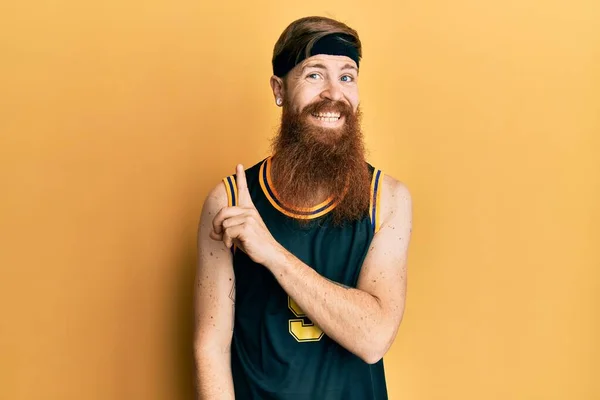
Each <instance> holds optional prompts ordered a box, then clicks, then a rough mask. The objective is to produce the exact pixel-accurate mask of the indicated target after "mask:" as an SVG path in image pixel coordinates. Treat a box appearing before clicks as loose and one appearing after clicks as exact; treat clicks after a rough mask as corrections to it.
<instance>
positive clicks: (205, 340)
mask: <svg viewBox="0 0 600 400" xmlns="http://www.w3.org/2000/svg"><path fill="white" fill-rule="evenodd" d="M226 206H227V194H226V192H225V187H224V186H223V184H222V183H220V184H219V185H218V186H217V187H216V188H214V189H213V190H212V192H211V193H210V194H209V195H208V197H207V198H206V200H205V202H204V206H203V208H202V216H201V218H200V224H199V227H198V266H197V271H196V282H195V288H194V289H195V290H194V292H195V316H196V323H195V329H194V353H195V354H194V356H195V361H196V377H197V392H198V399H200V400H203V399H211V400H212V399H234V392H233V380H232V376H231V338H232V334H233V317H234V301H235V277H234V273H233V258H232V254H231V251H230V250H229V249H228V248H227V247H225V245H224V243H223V242H219V241H214V240H212V239H210V237H209V234H210V231H211V230H212V221H213V218H214V217H215V215H216V214H217V213H218V212H219V210H220V209H221V208H223V207H226Z"/></svg>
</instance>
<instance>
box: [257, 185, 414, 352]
mask: <svg viewBox="0 0 600 400" xmlns="http://www.w3.org/2000/svg"><path fill="white" fill-rule="evenodd" d="M387 178H389V177H387ZM381 205H382V211H384V214H383V215H384V216H385V219H384V221H383V224H382V226H381V229H380V230H379V231H378V232H377V234H376V235H375V237H374V238H373V241H372V243H371V248H370V249H369V252H368V253H367V257H366V258H365V261H364V263H363V267H362V270H361V274H360V277H359V280H358V285H357V288H356V289H354V288H347V287H344V286H341V285H339V284H336V283H335V282H332V281H330V280H327V279H325V278H323V277H322V276H321V275H319V274H318V273H317V272H315V271H314V270H313V269H312V268H310V267H309V266H307V265H306V264H304V263H303V262H302V261H300V260H298V259H297V258H296V257H295V256H294V255H292V254H291V253H289V252H288V251H287V250H285V249H283V248H281V249H280V251H279V252H278V254H279V256H278V257H275V258H273V259H272V260H270V261H269V262H268V263H267V264H268V265H266V266H267V267H268V268H269V269H270V270H271V271H272V272H273V274H274V275H275V277H276V278H277V280H278V281H279V283H280V285H281V286H282V287H283V289H284V290H285V291H286V292H287V293H288V294H289V295H290V297H292V298H293V299H294V300H295V302H296V303H297V304H298V306H299V307H300V308H301V309H302V310H303V311H304V312H305V313H306V315H307V316H308V317H309V318H310V319H311V320H312V321H313V322H314V323H315V324H317V325H318V326H319V327H320V328H321V329H322V330H323V331H324V332H325V333H326V334H327V335H328V336H329V337H330V338H332V339H333V340H335V341H336V342H338V343H339V344H340V345H341V346H343V347H344V348H346V349H347V350H348V351H350V352H352V353H354V354H356V355H357V356H359V357H361V358H362V359H363V360H364V361H365V362H368V363H375V362H377V361H379V360H380V359H381V358H382V357H383V355H384V354H385V353H386V352H387V350H388V349H389V347H390V346H391V344H392V342H393V340H394V337H395V336H396V332H397V331H398V327H399V325H400V321H401V320H402V315H403V313H404V300H405V293H406V259H407V253H408V243H409V240H410V233H411V225H412V217H411V214H412V204H411V198H410V194H409V192H408V189H407V188H406V187H405V186H404V185H402V184H401V183H399V182H397V181H395V180H393V179H392V178H389V179H388V180H387V183H386V184H385V185H384V186H383V192H382V204H381Z"/></svg>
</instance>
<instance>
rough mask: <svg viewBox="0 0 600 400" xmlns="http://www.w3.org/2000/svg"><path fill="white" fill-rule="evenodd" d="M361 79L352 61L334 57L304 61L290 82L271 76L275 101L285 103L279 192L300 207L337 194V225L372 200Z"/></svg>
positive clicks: (276, 148)
mask: <svg viewBox="0 0 600 400" xmlns="http://www.w3.org/2000/svg"><path fill="white" fill-rule="evenodd" d="M357 78H358V71H357V69H356V63H355V62H354V61H353V60H352V59H351V58H349V57H346V56H330V55H316V56H313V57H310V58H308V59H306V60H304V62H302V63H301V64H299V65H297V66H296V67H294V69H292V70H291V71H290V72H289V73H288V75H287V76H286V77H285V81H283V80H282V79H281V78H278V77H272V78H271V85H272V87H273V94H274V95H275V99H276V100H277V99H284V102H283V112H282V114H281V127H280V130H279V135H277V137H276V138H275V140H274V142H273V152H274V153H275V164H274V165H275V168H274V169H273V172H274V176H273V179H274V184H275V187H276V188H277V192H278V193H279V195H280V196H281V200H283V202H285V203H286V204H288V205H293V206H295V207H299V208H306V207H312V206H314V205H315V204H318V203H319V202H321V201H322V200H323V199H322V198H315V195H316V194H318V193H326V194H327V195H329V196H333V197H334V198H335V200H336V202H337V201H340V203H339V205H338V206H337V207H335V209H334V210H333V217H334V219H333V220H334V221H345V220H353V219H356V218H358V217H360V216H361V215H363V214H364V213H365V212H368V206H369V200H370V198H369V196H370V194H369V193H370V192H369V188H370V184H371V177H370V175H369V171H368V169H367V164H366V162H365V154H364V143H363V135H362V132H361V130H360V109H359V106H358V103H359V99H358V82H357ZM284 82H285V84H284ZM342 200H343V201H342Z"/></svg>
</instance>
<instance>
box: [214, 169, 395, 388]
mask: <svg viewBox="0 0 600 400" xmlns="http://www.w3.org/2000/svg"><path fill="white" fill-rule="evenodd" d="M367 167H368V169H369V172H370V174H371V176H372V178H371V202H370V208H369V215H368V216H365V217H364V218H363V219H361V220H359V221H354V222H351V223H348V222H346V223H345V224H344V225H343V226H338V227H334V226H333V225H331V224H330V223H329V222H330V218H329V217H330V214H329V212H330V211H331V210H333V208H335V205H336V204H335V203H334V202H333V201H332V200H326V201H325V202H323V203H321V204H319V205H317V206H315V207H312V208H310V209H303V210H302V211H299V210H295V209H293V208H291V207H289V206H286V205H285V204H284V203H282V202H281V200H280V199H279V198H278V195H277V192H276V191H275V188H274V187H273V185H272V180H271V157H268V158H266V159H264V160H263V161H261V162H259V163H258V164H256V165H254V166H253V167H251V168H249V169H247V170H246V181H247V183H248V190H249V192H250V195H251V198H252V201H253V202H254V205H255V206H256V209H257V210H258V212H259V213H260V216H261V217H262V219H263V221H264V223H265V225H266V226H267V228H268V229H269V231H270V233H271V235H272V236H273V237H274V238H275V240H277V242H278V243H280V244H281V245H282V246H283V247H284V248H286V249H287V250H288V251H289V252H290V253H292V254H294V255H295V256H296V257H297V258H298V259H299V260H301V261H302V262H304V263H305V264H306V265H308V266H310V267H311V268H313V269H314V270H315V271H316V272H318V273H319V274H320V275H322V276H324V277H325V278H328V279H330V280H332V281H335V282H339V283H341V284H344V285H346V286H350V287H356V285H357V282H358V277H359V274H360V271H361V266H362V263H363V261H364V259H365V257H366V254H367V251H368V249H369V245H370V243H371V240H372V239H373V236H374V234H375V232H376V231H377V230H378V229H379V224H380V221H379V218H380V217H379V198H380V192H381V191H380V190H379V188H380V185H381V182H382V179H383V173H382V172H381V171H380V170H378V169H376V168H374V167H373V166H371V165H370V164H368V163H367ZM223 181H224V183H225V187H226V191H227V195H228V199H229V206H235V205H237V185H236V181H235V175H231V176H228V177H226V178H224V179H223ZM298 219H309V220H310V221H309V222H310V223H309V225H308V226H299V225H298V221H297V220H298ZM232 251H233V268H234V272H235V282H236V283H235V291H236V297H235V299H236V300H235V323H234V330H233V339H232V343H231V370H232V375H233V382H234V389H235V397H236V399H242V400H247V399H248V400H254V399H256V400H268V399H277V400H300V399H301V400H312V399H316V400H321V399H323V400H371V399H373V400H381V399H387V389H386V382H385V375H384V368H383V360H380V361H379V362H377V363H375V364H372V365H370V364H367V363H365V362H364V361H362V360H361V359H360V358H359V357H357V356H355V355H354V354H352V353H350V352H349V351H348V350H346V349H344V348H343V347H342V346H340V345H339V344H337V343H336V342H334V341H333V340H332V339H330V338H329V337H328V336H327V335H325V334H324V332H323V331H322V330H321V329H320V328H319V327H318V326H316V325H314V324H313V323H312V322H311V321H310V320H309V319H308V318H307V317H306V315H305V314H304V313H303V311H302V310H301V309H300V308H299V307H298V305H297V304H296V303H295V302H294V300H293V299H292V298H290V297H289V296H288V295H287V293H286V292H285V291H284V290H283V289H282V288H281V286H280V285H279V283H278V282H277V280H276V279H275V277H274V276H273V275H272V274H271V272H270V271H269V270H268V269H267V268H266V267H264V266H262V265H260V264H257V263H255V262H253V261H252V260H251V259H250V258H249V257H248V255H246V254H245V253H244V252H243V251H239V250H236V249H235V247H233V248H232Z"/></svg>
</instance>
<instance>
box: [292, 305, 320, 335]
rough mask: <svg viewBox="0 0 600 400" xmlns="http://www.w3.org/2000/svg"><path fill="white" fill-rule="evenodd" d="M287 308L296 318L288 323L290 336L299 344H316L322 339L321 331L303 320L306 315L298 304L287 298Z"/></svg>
mask: <svg viewBox="0 0 600 400" xmlns="http://www.w3.org/2000/svg"><path fill="white" fill-rule="evenodd" d="M288 308H289V309H290V310H291V311H292V312H293V313H294V315H295V316H296V317H298V318H292V319H290V321H289V330H290V334H291V335H292V336H293V337H294V339H296V340H297V341H299V342H318V341H319V340H321V338H322V337H323V331H322V330H321V328H319V327H318V326H317V325H315V324H313V323H309V322H307V321H306V320H305V317H306V314H304V312H303V311H302V310H301V309H300V307H298V304H296V302H295V301H294V300H293V299H292V298H291V297H290V296H288Z"/></svg>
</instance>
